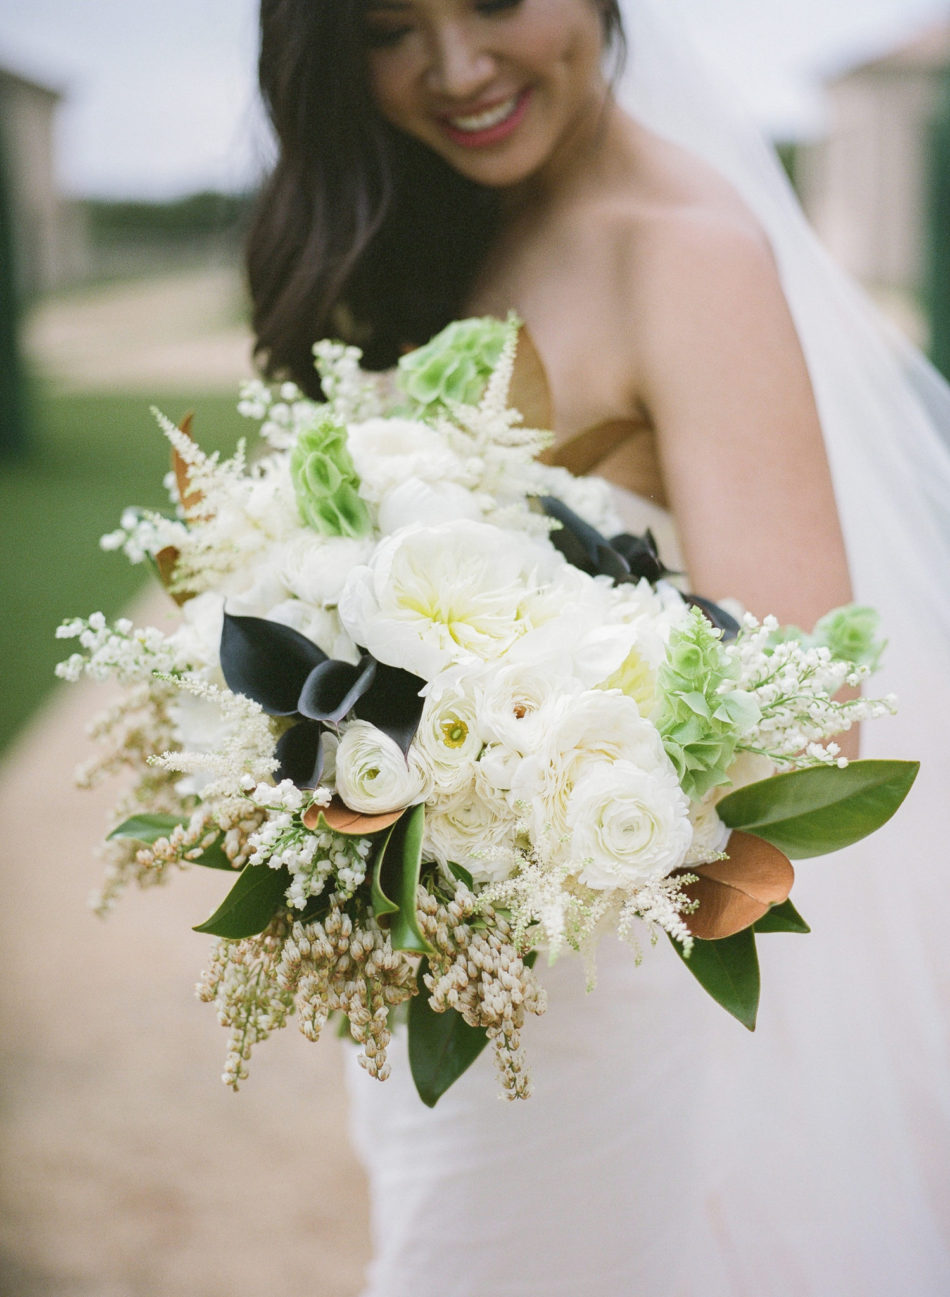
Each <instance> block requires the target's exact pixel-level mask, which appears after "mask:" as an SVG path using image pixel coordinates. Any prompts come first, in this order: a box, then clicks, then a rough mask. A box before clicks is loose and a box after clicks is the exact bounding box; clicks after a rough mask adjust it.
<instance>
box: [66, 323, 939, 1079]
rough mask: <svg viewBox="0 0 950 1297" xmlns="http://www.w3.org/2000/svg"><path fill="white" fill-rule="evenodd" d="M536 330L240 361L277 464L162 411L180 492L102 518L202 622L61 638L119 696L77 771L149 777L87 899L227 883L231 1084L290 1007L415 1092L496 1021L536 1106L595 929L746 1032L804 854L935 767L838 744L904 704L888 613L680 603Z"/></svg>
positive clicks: (222, 941)
mask: <svg viewBox="0 0 950 1297" xmlns="http://www.w3.org/2000/svg"><path fill="white" fill-rule="evenodd" d="M524 346H525V348H527V347H528V346H529V344H528V343H527V341H525V342H524ZM518 353H519V328H518V323H517V321H514V320H509V321H508V322H500V321H495V320H468V321H462V322H459V323H456V324H453V325H451V326H449V328H448V329H446V330H444V331H443V332H442V333H441V334H439V335H438V336H437V337H436V338H435V339H433V341H432V342H431V343H429V344H428V345H427V346H425V347H422V348H420V349H419V350H418V351H415V352H413V353H411V354H410V355H408V356H406V357H404V359H403V360H402V361H401V362H400V365H399V368H398V372H397V375H396V378H395V382H392V381H390V379H388V378H387V379H383V378H381V377H380V376H378V375H371V374H367V373H364V372H363V371H362V370H361V369H360V367H359V360H360V355H359V352H358V351H356V350H355V349H353V348H349V347H344V346H341V345H338V344H334V343H320V344H318V346H317V347H316V348H315V355H316V360H317V366H318V369H319V372H320V377H321V381H322V388H323V392H324V394H325V398H326V399H325V401H324V402H322V403H321V402H315V401H312V400H309V399H306V398H305V397H303V396H302V394H301V393H300V392H299V390H298V389H297V388H296V387H294V386H293V385H292V384H284V385H282V386H281V387H280V388H279V390H277V391H272V390H270V389H268V388H267V387H265V386H264V385H263V384H261V383H258V382H254V383H250V384H248V385H247V386H246V387H245V389H244V391H243V393H242V398H241V405H240V409H241V411H242V413H244V414H245V415H247V416H249V417H250V418H253V419H255V420H258V421H260V423H261V428H260V432H261V437H262V442H263V445H262V448H261V452H260V453H259V454H257V455H255V456H254V457H253V458H252V459H250V460H249V459H248V458H247V457H246V453H245V448H244V446H243V444H242V445H241V446H239V448H238V450H237V452H236V454H235V455H234V457H233V458H231V459H228V460H220V459H219V458H218V457H217V456H214V455H212V456H207V455H205V454H203V453H202V451H201V450H200V449H199V448H198V446H197V445H196V444H195V443H194V442H193V441H192V439H191V437H190V435H189V434H188V431H187V430H186V429H179V428H176V427H175V426H174V425H172V424H171V423H169V422H168V420H166V419H164V418H162V417H161V416H159V421H160V423H161V424H162V427H163V428H164V431H165V433H166V435H167V436H168V439H169V441H170V442H171V444H172V447H173V450H174V457H173V463H174V472H173V473H172V474H171V475H170V479H169V487H170V494H171V498H172V503H173V506H174V509H173V512H172V513H171V514H170V515H169V516H164V515H159V514H157V513H152V512H144V511H135V510H129V511H127V512H126V514H125V515H124V517H123V520H122V526H121V529H120V530H119V531H117V532H115V533H113V534H112V535H110V536H107V537H105V538H104V544H105V545H106V547H107V548H121V549H123V550H124V551H125V553H126V554H127V555H128V557H129V558H130V559H131V560H132V561H133V562H138V561H141V560H143V559H149V560H150V561H152V562H153V563H154V565H155V567H156V568H157V571H158V573H159V575H160V576H161V578H162V581H163V582H164V584H165V586H166V588H167V589H168V591H169V593H170V594H171V596H172V597H173V598H174V600H175V601H176V602H177V603H178V604H179V605H180V610H181V620H180V624H179V625H178V627H177V629H175V630H174V632H173V633H171V634H163V633H162V632H160V631H158V630H156V629H152V628H146V629H137V628H135V627H133V626H132V624H131V623H130V622H129V621H127V620H120V621H117V622H116V623H115V624H114V625H109V624H108V623H107V622H106V620H105V618H104V617H103V616H102V615H101V614H95V615H93V616H92V617H90V618H89V619H88V620H73V621H69V622H66V623H65V624H64V625H63V626H62V627H61V628H60V630H59V632H58V633H59V635H60V636H61V637H62V638H64V639H77V640H78V644H79V651H77V652H76V653H75V654H73V656H72V657H70V658H69V659H68V660H67V661H65V662H64V663H62V664H61V666H60V667H59V674H60V675H61V676H63V677H64V678H66V679H70V680H75V679H77V678H79V677H80V676H81V675H82V674H83V673H87V674H89V675H92V676H94V677H96V678H103V677H112V678H114V679H115V680H117V681H118V682H119V683H120V684H122V685H123V686H124V687H125V690H126V692H125V694H124V696H123V699H122V701H121V702H120V703H119V705H118V706H115V707H114V708H112V710H110V711H109V712H108V713H107V714H106V715H105V716H104V717H102V718H101V720H100V721H99V722H98V724H97V727H96V728H97V731H98V735H99V737H100V738H101V739H103V740H104V741H105V742H106V743H107V745H108V751H107V753H106V755H105V756H104V757H103V758H102V759H101V760H100V761H98V762H97V763H96V764H95V765H94V766H93V767H92V768H91V769H90V770H88V771H86V772H85V774H84V776H83V777H84V778H85V779H86V780H91V779H93V778H95V777H96V776H97V775H99V774H102V773H104V772H111V771H113V770H116V769H117V768H120V767H122V766H131V767H133V769H134V770H135V772H136V779H137V781H136V782H135V783H134V785H133V786H132V788H131V791H130V792H128V793H127V794H126V795H125V796H124V797H123V800H122V802H121V803H120V805H119V807H118V808H117V811H116V817H115V828H114V830H113V832H112V833H111V835H110V839H109V842H108V844H107V848H106V850H107V860H108V863H107V874H106V879H105V884H104V887H103V889H102V891H101V893H100V894H99V896H98V899H97V902H96V903H97V907H98V908H99V909H100V910H101V911H105V910H107V909H108V908H109V907H110V906H111V905H112V903H113V902H114V900H115V898H116V897H117V896H118V894H119V892H120V891H121V890H122V888H123V887H124V886H125V885H126V884H127V883H128V882H129V881H135V882H137V883H139V884H140V885H150V884H153V883H159V882H163V881H164V880H165V879H166V878H167V877H168V876H169V874H170V873H171V872H173V871H175V870H177V869H180V868H186V867H189V866H191V865H202V866H207V867H209V868H212V869H218V870H221V871H222V873H224V874H231V875H233V877H231V878H225V879H223V880H222V883H223V886H222V901H221V904H220V906H219V908H218V909H217V910H216V912H215V913H214V914H213V915H212V916H211V917H210V918H209V919H207V920H206V921H205V922H204V923H200V924H198V925H197V930H198V931H199V932H204V933H209V934H212V935H213V936H214V938H215V944H214V947H213V950H212V953H211V957H210V962H209V966H208V969H207V971H206V972H205V974H204V976H203V979H202V981H201V983H200V987H199V994H200V996H201V998H202V999H205V1000H208V1001H213V1002H214V1003H215V1004H216V1005H217V1010H218V1017H219V1019H220V1021H221V1022H222V1023H223V1024H225V1025H226V1026H227V1027H228V1028H229V1029H230V1033H231V1043H230V1049H229V1054H228V1060H227V1064H226V1068H225V1073H224V1079H225V1080H226V1082H227V1083H228V1084H229V1085H232V1086H233V1087H235V1088H237V1086H238V1084H239V1082H240V1081H241V1080H243V1079H244V1078H245V1077H246V1076H247V1063H248V1059H249V1057H250V1054H251V1050H252V1047H253V1046H254V1044H255V1043H256V1042H257V1041H259V1040H262V1039H264V1038H265V1037H266V1036H268V1035H269V1034H270V1032H272V1031H273V1030H274V1029H275V1028H278V1027H282V1026H284V1025H285V1024H286V1023H287V1021H288V1020H289V1018H290V1017H291V1016H292V1015H293V1014H294V1013H296V1016H297V1019H298V1021H299V1024H300V1028H301V1030H302V1031H303V1033H304V1034H305V1035H306V1036H307V1037H308V1038H309V1039H312V1040H316V1039H317V1037H318V1036H319V1035H320V1033H321V1031H322V1030H323V1028H324V1027H325V1026H326V1024H327V1021H328V1019H330V1018H331V1016H334V1015H335V1016H336V1017H337V1018H338V1020H339V1022H340V1024H341V1026H342V1027H343V1028H344V1029H345V1030H348V1032H349V1034H350V1035H351V1036H352V1037H353V1038H354V1039H355V1040H356V1041H357V1042H358V1043H359V1044H360V1046H361V1047H362V1052H361V1061H362V1062H363V1063H364V1064H365V1066H366V1068H367V1070H368V1071H369V1072H370V1073H371V1074H372V1075H374V1076H377V1077H379V1078H380V1079H385V1078H386V1076H387V1075H388V1073H389V1064H388V1062H387V1059H386V1050H387V1044H388V1042H389V1040H390V1033H391V1031H392V1029H393V1022H394V1019H396V1020H398V1019H399V1018H400V1016H403V1017H405V1019H406V1020H407V1022H408V1032H409V1054H410V1061H411V1067H412V1071H413V1076H414V1079H415V1082H416V1085H417V1088H418V1090H419V1093H420V1095H421V1097H422V1099H423V1100H424V1101H425V1102H426V1103H428V1104H434V1103H435V1102H436V1100H437V1099H438V1098H439V1096H440V1095H441V1094H442V1093H444V1091H445V1090H446V1089H447V1088H448V1086H449V1085H451V1084H452V1082H453V1081H454V1080H455V1079H456V1078H457V1077H458V1076H459V1075H460V1074H461V1073H462V1072H463V1071H464V1070H465V1068H466V1067H467V1066H468V1065H469V1064H470V1063H471V1062H472V1061H473V1060H474V1058H475V1057H476V1056H477V1055H478V1053H479V1052H480V1051H481V1049H482V1048H483V1047H484V1045H485V1044H486V1042H487V1041H489V1040H490V1041H491V1042H492V1044H493V1046H494V1049H495V1053H496V1058H497V1062H498V1065H499V1069H500V1074H501V1079H502V1085H503V1087H504V1090H505V1092H506V1093H507V1094H508V1095H509V1096H511V1097H524V1096H526V1095H527V1094H528V1093H529V1089H530V1086H529V1080H528V1075H527V1072H526V1069H525V1065H524V1060H523V1057H522V1052H521V1046H520V1029H521V1027H522V1025H523V1023H524V1018H525V1014H526V1013H542V1012H543V1011H544V993H543V991H542V989H541V988H540V986H539V984H538V982H537V980H536V977H535V974H534V972H533V964H534V961H535V957H536V956H538V955H540V956H541V957H543V958H545V959H554V958H556V957H557V956H558V955H560V954H561V953H562V952H564V951H565V950H566V949H570V950H573V951H579V952H580V953H581V954H582V955H583V956H584V957H585V958H586V959H587V960H588V962H589V965H590V966H591V968H592V967H593V961H594V956H595V951H596V945H597V941H598V938H599V936H600V935H601V934H602V933H604V932H605V931H614V932H617V933H619V934H620V935H621V936H622V937H625V938H628V939H629V941H630V943H631V946H632V950H631V958H636V957H637V950H638V945H639V943H641V942H642V941H644V940H647V941H650V940H656V939H657V937H658V936H663V935H664V934H666V935H668V937H669V938H670V939H671V940H672V941H673V943H674V945H675V947H676V949H677V951H678V952H679V953H680V955H681V956H682V958H683V962H684V966H685V968H686V969H687V970H688V971H689V972H691V973H692V974H693V975H694V976H695V978H696V979H698V981H699V982H700V983H701V984H702V986H703V987H704V988H705V989H706V990H707V991H708V992H709V993H710V994H711V995H713V996H714V997H715V998H716V999H717V1000H718V1001H719V1002H720V1003H721V1004H722V1005H723V1006H724V1007H725V1008H726V1009H727V1010H728V1011H729V1012H730V1013H732V1014H734V1015H735V1016H736V1017H737V1018H738V1019H739V1020H740V1021H742V1022H743V1023H744V1024H745V1025H746V1026H748V1027H750V1028H751V1027H753V1026H754V1023H755V1015H756V1007H757V1002H758V993H759V986H758V969H757V963H756V954H755V936H756V934H757V933H763V932H779V931H781V932H807V930H808V929H807V926H806V925H805V923H804V922H803V920H802V919H801V918H800V916H799V915H798V914H797V913H796V911H795V909H794V908H793V906H792V904H791V902H790V901H789V900H788V893H789V888H790V886H791V883H792V878H793V874H792V867H791V865H790V863H789V858H790V857H791V858H795V857H800V856H812V855H818V854H822V853H825V852H827V851H831V850H834V849H835V848H837V847H840V846H843V845H845V844H847V843H850V842H853V841H856V840H857V839H858V838H860V837H863V836H864V835H865V834H866V833H869V832H871V831H872V830H873V829H874V828H876V827H878V826H879V825H880V824H882V823H883V822H884V821H885V820H886V819H888V818H889V817H890V815H892V814H893V812H894V811H895V809H896V808H897V806H898V805H899V804H900V802H901V800H902V798H903V796H904V795H905V794H906V792H907V790H908V788H909V787H910V784H911V783H912V781H913V778H914V775H915V773H916V766H915V765H914V764H913V763H904V762H889V761H887V762H885V761H865V762H853V763H851V764H848V763H847V762H846V761H844V760H843V759H842V758H841V757H840V756H839V755H838V751H837V749H836V747H835V745H834V743H833V742H832V741H831V736H833V735H834V734H837V733H839V732H840V731H842V730H843V729H846V728H848V726H849V725H851V724H852V723H854V722H855V721H858V720H864V719H867V718H871V717H874V716H877V715H879V714H882V713H884V712H887V711H890V710H892V709H893V701H892V700H890V699H884V700H867V699H850V700H847V701H838V700H836V695H837V694H838V692H839V690H840V689H841V687H842V686H843V685H845V684H852V685H853V684H857V683H859V682H860V681H861V680H862V679H863V678H864V677H865V676H866V675H867V674H868V672H869V671H870V670H871V669H872V668H873V666H874V664H875V662H876V660H877V657H878V654H879V651H880V645H879V643H878V642H877V641H876V619H875V616H874V614H873V612H872V611H871V610H869V609H865V608H857V607H848V608H843V609H838V610H836V611H835V612H832V613H830V614H828V616H826V617H825V618H823V619H822V620H821V622H819V624H818V625H817V626H816V627H815V629H814V631H813V632H812V633H811V634H805V633H804V632H801V631H798V630H794V629H792V628H780V627H779V626H778V625H777V624H776V622H775V621H774V619H770V618H766V619H765V620H764V621H763V622H761V623H759V622H757V621H755V620H754V619H753V618H751V617H749V616H742V615H741V614H738V619H737V620H736V619H734V618H733V617H732V616H731V615H730V614H729V613H727V612H726V611H724V610H723V609H721V608H718V607H716V606H715V605H714V604H711V603H709V602H708V601H706V600H704V599H701V598H699V597H697V596H692V595H684V594H682V593H681V592H680V591H679V590H678V589H677V587H676V585H675V584H674V581H673V579H672V578H673V576H674V574H672V573H670V572H668V571H667V570H666V569H665V568H664V566H663V564H662V562H661V561H660V559H659V557H658V555H657V552H656V547H655V545H654V542H653V538H652V536H651V535H650V533H647V534H646V535H645V536H642V537H635V536H630V535H624V534H619V533H620V531H621V527H620V523H619V520H618V518H617V517H616V516H615V514H614V496H613V493H612V491H611V488H610V487H609V486H608V485H607V484H606V483H605V482H602V481H599V480H597V479H593V478H575V477H572V476H571V475H570V474H569V473H568V472H567V471H566V470H564V469H561V468H555V467H551V466H548V465H546V464H544V463H543V462H542V461H541V460H540V459H539V454H540V452H542V451H543V450H544V449H545V447H546V446H547V445H548V444H549V443H550V442H551V440H552V439H551V436H550V434H548V433H546V432H542V431H538V430H535V429H531V428H526V427H524V426H523V424H522V419H521V416H520V414H518V413H517V412H516V411H515V410H514V409H512V408H511V406H510V403H509V402H510V397H509V388H510V384H511V381H512V376H513V373H515V368H516V357H517V355H518ZM608 537H609V538H610V539H608Z"/></svg>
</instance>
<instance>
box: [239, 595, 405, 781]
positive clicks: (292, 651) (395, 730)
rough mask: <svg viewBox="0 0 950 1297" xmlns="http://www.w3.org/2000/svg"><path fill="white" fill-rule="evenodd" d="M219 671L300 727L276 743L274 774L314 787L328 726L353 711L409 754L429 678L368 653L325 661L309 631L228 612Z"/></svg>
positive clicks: (275, 713)
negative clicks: (355, 658) (350, 659)
mask: <svg viewBox="0 0 950 1297" xmlns="http://www.w3.org/2000/svg"><path fill="white" fill-rule="evenodd" d="M221 670H222V671H223V672H224V678H225V680H226V681H227V685H228V688H229V689H230V690H231V691H232V692H233V693H236V694H244V695H245V696H246V697H247V698H250V699H252V700H253V701H254V702H256V703H259V704H260V706H261V707H263V709H264V711H265V712H267V713H268V715H270V716H288V717H295V718H296V719H297V724H296V725H292V726H291V727H290V729H288V730H287V731H286V733H284V734H283V735H281V738H280V740H279V741H278V744H277V751H276V755H277V759H278V761H279V763H280V764H279V767H278V770H277V778H278V779H279V780H280V779H290V780H292V781H293V783H295V784H296V785H297V787H298V788H315V787H316V786H317V784H318V783H319V782H320V777H321V775H322V774H323V737H322V736H323V731H324V729H332V728H335V727H336V726H337V725H338V724H339V723H340V721H342V720H343V719H344V718H345V717H346V716H348V715H350V714H352V715H355V716H358V717H360V719H362V720H366V721H369V722H370V723H371V724H372V725H375V726H376V727H377V729H380V730H382V731H383V732H384V733H385V734H388V735H389V737H390V738H391V739H392V740H393V741H394V742H395V743H397V744H398V745H399V746H400V747H401V748H402V750H403V752H408V750H409V744H410V743H411V742H412V739H413V735H414V734H415V732H416V730H417V729H418V726H419V718H420V717H421V715H422V707H423V700H422V699H421V698H420V696H419V691H420V689H421V688H422V686H423V684H424V683H425V682H424V681H423V680H420V679H419V677H418V676H414V675H412V674H411V673H410V672H408V671H402V670H400V669H399V668H398V667H391V666H386V665H385V664H384V663H382V662H377V660H376V659H375V658H374V657H373V656H372V655H371V654H369V653H364V654H363V655H362V656H361V658H360V660H359V662H357V663H355V664H354V663H352V662H341V661H339V660H338V659H336V658H328V657H327V655H326V654H325V653H324V652H323V651H322V649H319V648H317V646H316V644H314V643H312V641H311V640H308V639H307V637H306V635H302V634H301V633H300V632H299V631H296V630H293V629H292V628H291V627H290V626H284V625H282V624H281V623H280V622H275V621H268V620H267V619H266V618H264V617H232V616H231V615H230V614H229V613H225V614H224V625H223V627H222V631H221Z"/></svg>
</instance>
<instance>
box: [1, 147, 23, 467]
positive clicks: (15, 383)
mask: <svg viewBox="0 0 950 1297" xmlns="http://www.w3.org/2000/svg"><path fill="white" fill-rule="evenodd" d="M18 299H19V287H18V284H17V275H16V241H15V238H14V231H13V202H12V194H11V192H10V172H9V170H8V168H7V165H6V150H5V148H4V140H3V133H2V131H0V457H2V458H6V459H8V458H11V457H13V456H15V455H22V454H25V453H26V451H27V449H28V446H29V436H28V431H27V407H26V397H25V392H24V384H23V364H22V361H21V357H20V330H19V325H20V310H19V300H18Z"/></svg>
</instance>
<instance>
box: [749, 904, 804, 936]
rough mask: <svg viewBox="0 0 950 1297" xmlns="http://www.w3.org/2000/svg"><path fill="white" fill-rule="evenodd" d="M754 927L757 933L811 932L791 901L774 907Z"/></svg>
mask: <svg viewBox="0 0 950 1297" xmlns="http://www.w3.org/2000/svg"><path fill="white" fill-rule="evenodd" d="M752 926H753V928H754V929H755V931H756V932H801V933H805V932H811V928H810V927H809V926H808V924H807V923H806V922H805V920H804V919H803V918H802V916H801V915H800V914H799V913H798V911H797V910H796V909H795V906H794V905H793V904H792V903H791V901H783V902H782V903H781V905H773V906H772V908H771V909H770V910H769V912H768V914H763V915H762V917H761V919H759V920H758V921H757V922H756V923H753V925H752Z"/></svg>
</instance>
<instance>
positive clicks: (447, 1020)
mask: <svg viewBox="0 0 950 1297" xmlns="http://www.w3.org/2000/svg"><path fill="white" fill-rule="evenodd" d="M428 962H429V961H428V960H427V959H423V960H422V962H421V963H420V965H419V971H418V973H417V974H416V985H417V986H418V988H419V993H418V995H414V996H413V998H412V999H411V1000H410V1002H409V1068H410V1071H411V1072H412V1079H413V1081H414V1082H415V1085H416V1089H417V1090H418V1092H419V1098H420V1099H421V1100H422V1102H423V1103H424V1104H425V1105H426V1106H427V1107H428V1108H434V1107H435V1105H436V1103H438V1101H439V1099H440V1098H441V1097H442V1095H443V1094H445V1092H446V1090H447V1089H448V1088H449V1086H450V1085H453V1084H454V1083H455V1082H456V1081H457V1080H458V1078H459V1077H460V1076H461V1075H462V1073H463V1072H465V1071H467V1070H468V1068H470V1067H471V1065H472V1064H473V1063H474V1062H475V1060H476V1058H478V1056H479V1054H480V1053H481V1052H482V1050H483V1049H484V1048H485V1046H486V1045H487V1044H488V1035H487V1033H486V1032H485V1029H484V1027H470V1026H469V1025H468V1023H467V1022H466V1021H465V1019H464V1018H463V1017H462V1015H461V1014H460V1013H456V1011H455V1010H454V1009H446V1011H445V1012H444V1013H436V1011H435V1010H434V1009H433V1008H432V1007H431V1006H430V1004H429V992H428V991H427V989H426V986H425V982H424V981H423V976H424V974H425V973H426V972H427V971H428Z"/></svg>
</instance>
